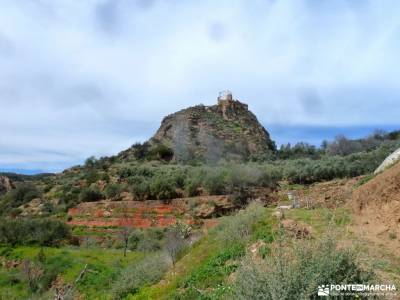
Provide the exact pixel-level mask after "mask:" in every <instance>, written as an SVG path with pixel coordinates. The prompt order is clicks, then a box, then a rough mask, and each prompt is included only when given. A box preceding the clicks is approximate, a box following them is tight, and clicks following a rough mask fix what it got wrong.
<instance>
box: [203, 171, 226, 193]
mask: <svg viewBox="0 0 400 300" xmlns="http://www.w3.org/2000/svg"><path fill="white" fill-rule="evenodd" d="M226 177H227V172H226V170H225V169H223V168H207V169H206V175H205V178H204V179H203V185H204V188H205V190H206V191H207V193H208V194H210V195H222V194H224V193H225V190H226Z"/></svg>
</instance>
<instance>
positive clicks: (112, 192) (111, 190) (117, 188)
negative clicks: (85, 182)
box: [104, 183, 122, 199]
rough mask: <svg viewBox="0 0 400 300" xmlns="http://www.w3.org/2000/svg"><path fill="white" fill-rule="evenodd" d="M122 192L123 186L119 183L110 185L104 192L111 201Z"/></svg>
mask: <svg viewBox="0 0 400 300" xmlns="http://www.w3.org/2000/svg"><path fill="white" fill-rule="evenodd" d="M121 192H122V186H121V185H120V184H117V183H109V184H108V185H107V186H106V188H105V190H104V194H105V196H106V197H107V198H109V199H110V198H114V197H117V196H118V195H119V194H120V193H121Z"/></svg>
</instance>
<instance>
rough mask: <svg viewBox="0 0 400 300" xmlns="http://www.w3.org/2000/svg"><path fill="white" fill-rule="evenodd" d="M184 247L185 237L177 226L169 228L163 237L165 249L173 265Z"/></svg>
mask: <svg viewBox="0 0 400 300" xmlns="http://www.w3.org/2000/svg"><path fill="white" fill-rule="evenodd" d="M184 246H185V237H184V235H183V234H182V232H181V230H180V228H179V227H178V226H173V227H171V228H170V229H169V230H168V231H167V233H166V235H165V249H166V250H167V253H168V255H169V257H170V258H171V261H172V265H175V263H176V260H177V257H178V254H179V252H181V250H182V249H183V247H184Z"/></svg>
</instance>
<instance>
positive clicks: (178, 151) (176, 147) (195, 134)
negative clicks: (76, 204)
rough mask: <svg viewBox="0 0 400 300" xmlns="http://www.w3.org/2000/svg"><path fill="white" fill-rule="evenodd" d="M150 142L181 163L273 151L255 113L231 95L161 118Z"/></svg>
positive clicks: (247, 157) (255, 154) (256, 155)
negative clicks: (168, 150)
mask: <svg viewBox="0 0 400 300" xmlns="http://www.w3.org/2000/svg"><path fill="white" fill-rule="evenodd" d="M150 142H151V143H152V144H163V145H165V146H168V147H169V148H171V149H172V150H173V152H174V159H175V160H176V161H181V162H184V161H188V160H192V159H200V160H205V161H211V162H212V161H218V160H219V159H221V158H225V159H238V160H245V159H249V158H251V157H254V158H262V157H265V156H268V155H270V154H271V153H272V151H274V150H275V144H274V142H273V141H271V139H270V136H269V133H268V132H267V131H266V130H265V129H264V127H263V126H262V125H261V124H260V123H259V122H258V120H257V118H256V116H255V115H254V114H253V113H252V112H251V111H249V109H248V106H247V105H246V104H244V103H241V102H239V101H237V100H232V97H231V95H230V97H229V98H228V99H218V104H217V105H213V106H204V105H198V106H194V107H190V108H187V109H183V110H181V111H178V112H176V113H174V114H172V115H169V116H167V117H165V118H164V119H163V121H162V123H161V126H160V128H159V129H158V131H157V132H156V134H155V135H154V136H153V137H152V139H151V140H150Z"/></svg>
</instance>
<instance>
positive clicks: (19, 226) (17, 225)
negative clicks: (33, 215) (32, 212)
mask: <svg viewBox="0 0 400 300" xmlns="http://www.w3.org/2000/svg"><path fill="white" fill-rule="evenodd" d="M70 236H71V232H70V228H69V227H68V226H67V225H66V224H65V223H63V222H60V221H57V220H50V219H24V218H20V219H2V220H0V244H6V245H12V246H15V245H40V246H58V245H60V243H61V242H62V241H63V240H66V239H69V238H70Z"/></svg>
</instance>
